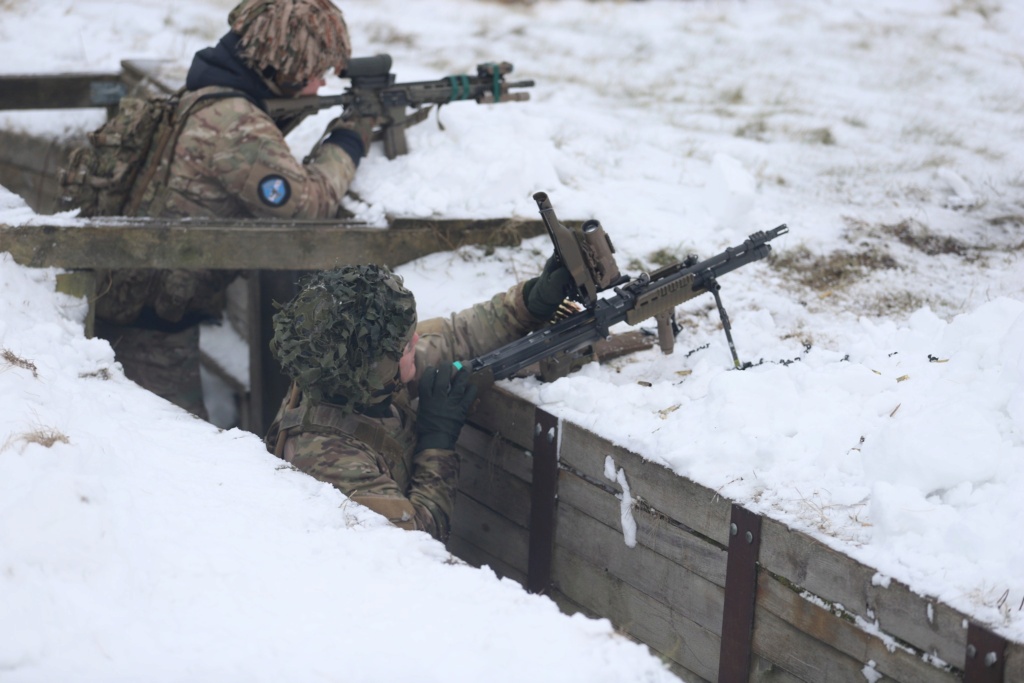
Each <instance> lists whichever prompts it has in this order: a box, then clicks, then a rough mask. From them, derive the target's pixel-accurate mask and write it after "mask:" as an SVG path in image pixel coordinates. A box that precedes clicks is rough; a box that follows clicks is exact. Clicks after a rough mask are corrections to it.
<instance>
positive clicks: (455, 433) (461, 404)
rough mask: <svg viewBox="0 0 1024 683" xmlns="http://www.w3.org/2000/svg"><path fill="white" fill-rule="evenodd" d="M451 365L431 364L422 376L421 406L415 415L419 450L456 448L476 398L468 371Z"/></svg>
mask: <svg viewBox="0 0 1024 683" xmlns="http://www.w3.org/2000/svg"><path fill="white" fill-rule="evenodd" d="M453 370H454V368H453V367H452V366H451V365H450V364H449V365H445V366H443V367H441V368H436V367H429V368H427V369H426V370H424V371H423V376H422V377H421V378H420V407H419V410H418V412H417V415H416V451H417V452H419V451H424V450H426V449H428V448H444V449H448V450H451V449H453V448H455V442H456V441H458V440H459V432H460V431H462V425H463V424H464V423H465V422H466V415H468V414H469V408H470V406H472V405H473V399H474V398H476V387H475V386H473V385H472V384H470V383H469V370H467V369H466V368H460V369H459V370H458V371H457V372H455V373H454V376H453V374H452V371H453Z"/></svg>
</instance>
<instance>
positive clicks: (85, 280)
mask: <svg viewBox="0 0 1024 683" xmlns="http://www.w3.org/2000/svg"><path fill="white" fill-rule="evenodd" d="M57 291H58V292H61V293H62V294H68V295H70V296H74V297H78V298H85V300H86V302H88V304H89V311H88V312H87V313H86V314H85V336H86V337H92V336H93V334H94V332H95V331H96V273H95V271H92V270H73V271H71V272H70V273H57Z"/></svg>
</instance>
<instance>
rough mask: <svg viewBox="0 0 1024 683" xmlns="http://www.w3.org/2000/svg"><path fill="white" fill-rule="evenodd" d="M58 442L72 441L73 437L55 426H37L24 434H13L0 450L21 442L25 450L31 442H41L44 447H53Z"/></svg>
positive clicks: (22, 448)
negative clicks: (70, 437)
mask: <svg viewBox="0 0 1024 683" xmlns="http://www.w3.org/2000/svg"><path fill="white" fill-rule="evenodd" d="M58 443H71V439H69V438H68V437H67V435H65V434H63V433H62V432H61V431H59V430H57V429H55V428H53V427H36V428H34V429H33V430H32V431H29V432H26V433H24V434H18V435H12V436H11V437H10V438H9V439H7V443H5V444H4V445H3V448H0V451H5V450H7V449H8V448H10V447H11V446H13V445H14V444H21V450H22V451H24V450H25V447H26V446H28V445H29V444H39V445H40V446H42V447H43V448H51V447H53V445H54V444H58Z"/></svg>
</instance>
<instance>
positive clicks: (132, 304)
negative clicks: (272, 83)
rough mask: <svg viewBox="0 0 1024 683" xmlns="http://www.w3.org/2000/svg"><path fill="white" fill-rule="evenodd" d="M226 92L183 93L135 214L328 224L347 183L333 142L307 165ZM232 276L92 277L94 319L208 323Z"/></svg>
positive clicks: (246, 103)
mask: <svg viewBox="0 0 1024 683" xmlns="http://www.w3.org/2000/svg"><path fill="white" fill-rule="evenodd" d="M219 93H231V90H230V89H228V88H221V87H216V86H214V87H206V88H201V89H199V90H196V91H192V92H188V93H186V94H185V95H184V96H183V97H182V99H181V103H180V104H179V105H178V116H181V115H182V113H185V112H187V119H185V122H184V126H183V127H182V128H181V131H180V134H179V136H178V138H177V141H176V144H175V145H174V146H173V147H172V149H171V151H170V153H169V154H166V155H165V157H164V159H163V160H161V162H160V164H159V166H158V167H157V170H156V172H155V174H154V176H153V181H152V182H151V183H150V185H149V187H148V188H147V189H146V191H145V193H144V195H143V201H142V204H141V207H140V215H146V216H153V217H168V218H177V217H193V218H197V217H198V218H284V219H295V218H333V217H335V216H337V215H338V213H339V211H340V209H341V200H342V198H343V197H344V196H345V193H346V192H347V191H348V186H349V184H350V183H351V182H352V178H353V177H354V176H355V172H356V164H355V162H354V161H353V160H352V158H351V157H350V156H349V155H348V154H347V153H345V151H343V150H342V149H341V148H340V147H338V146H337V145H330V144H327V145H321V146H320V147H319V149H318V150H317V152H316V155H315V157H314V158H313V159H311V160H310V161H309V163H305V164H303V163H300V162H299V161H297V160H296V159H295V157H294V156H293V155H292V152H291V150H290V149H289V148H288V144H287V143H286V142H285V139H284V136H283V135H282V134H281V131H280V130H279V129H278V128H277V125H276V124H275V123H274V121H273V119H271V118H270V117H269V116H268V115H267V114H266V113H264V112H263V110H261V109H260V108H259V107H258V106H256V105H255V104H254V103H253V102H252V101H251V100H250V99H248V98H247V97H244V96H242V95H241V93H239V95H238V96H230V97H223V96H221V97H207V98H205V99H203V98H204V96H209V95H216V94H219ZM235 275H236V273H233V272H225V271H173V270H171V271H157V270H141V269H136V270H121V271H108V272H103V273H100V274H99V277H100V280H99V282H100V288H101V289H100V291H101V292H105V293H104V294H103V296H101V297H100V298H99V299H98V300H97V307H96V315H97V316H98V317H99V318H100V319H102V320H107V321H110V322H113V323H117V324H129V323H132V322H133V321H135V320H136V319H137V318H138V316H139V313H140V312H141V311H142V310H143V308H144V307H149V308H150V309H152V310H153V311H154V312H155V313H156V315H157V316H159V318H161V319H162V320H164V321H169V322H172V323H173V322H178V321H180V320H182V319H183V318H185V316H186V314H189V313H191V314H193V315H196V314H199V315H200V316H208V315H210V314H211V312H212V313H213V314H216V313H217V312H219V311H220V310H221V309H222V308H223V297H224V289H225V287H226V286H227V284H228V283H229V282H230V281H231V280H232V279H233V278H234V276H235Z"/></svg>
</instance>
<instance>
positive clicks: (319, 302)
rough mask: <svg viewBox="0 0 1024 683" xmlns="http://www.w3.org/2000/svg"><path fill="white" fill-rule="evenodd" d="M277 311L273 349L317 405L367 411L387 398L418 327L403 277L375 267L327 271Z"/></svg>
mask: <svg viewBox="0 0 1024 683" xmlns="http://www.w3.org/2000/svg"><path fill="white" fill-rule="evenodd" d="M277 308H278V309H279V310H278V312H277V313H276V314H274V320H273V324H274V337H273V339H271V341H270V351H271V353H273V354H274V357H275V358H276V359H277V361H278V362H279V363H280V364H281V367H282V368H283V369H284V371H285V373H287V374H288V376H289V377H291V378H292V379H293V380H295V382H296V383H297V384H298V385H299V388H300V389H302V392H303V394H304V395H305V396H306V397H307V398H308V399H309V400H310V401H311V402H313V403H314V404H315V403H319V402H320V401H322V400H325V399H332V402H334V400H335V399H336V397H344V398H345V403H344V405H343V408H344V409H351V410H355V411H357V412H361V411H363V410H365V409H366V408H367V407H368V406H370V405H372V404H373V403H376V402H380V401H381V400H383V396H384V395H386V392H385V388H386V387H387V385H388V384H389V383H391V382H392V381H393V380H394V379H395V377H396V376H397V374H398V361H399V359H400V358H401V357H402V353H403V351H404V350H405V346H406V344H408V342H409V340H410V339H411V338H412V333H413V330H414V328H415V326H416V300H415V299H414V298H413V295H412V292H410V291H409V290H408V289H406V288H405V287H404V286H403V285H402V278H401V277H399V276H397V275H395V274H394V273H392V272H391V271H390V270H389V269H388V268H386V267H383V266H375V265H364V266H344V267H342V268H336V269H334V270H328V271H323V272H320V273H315V274H314V275H312V276H310V277H308V278H306V279H305V280H304V281H303V282H302V290H301V291H300V292H299V293H298V294H297V295H296V296H295V298H293V299H292V300H291V301H290V302H288V303H287V304H285V305H284V306H280V305H278V306H277Z"/></svg>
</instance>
